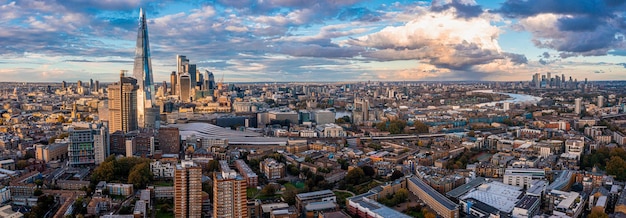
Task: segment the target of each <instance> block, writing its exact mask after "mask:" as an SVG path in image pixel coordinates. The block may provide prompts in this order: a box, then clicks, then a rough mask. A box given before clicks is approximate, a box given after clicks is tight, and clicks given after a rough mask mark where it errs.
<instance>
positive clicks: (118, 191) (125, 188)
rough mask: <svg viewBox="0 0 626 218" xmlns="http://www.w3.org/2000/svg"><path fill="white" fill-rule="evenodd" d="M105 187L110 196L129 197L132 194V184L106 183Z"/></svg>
mask: <svg viewBox="0 0 626 218" xmlns="http://www.w3.org/2000/svg"><path fill="white" fill-rule="evenodd" d="M106 187H107V190H109V194H110V195H121V196H129V195H131V194H133V184H122V183H107V184H106Z"/></svg>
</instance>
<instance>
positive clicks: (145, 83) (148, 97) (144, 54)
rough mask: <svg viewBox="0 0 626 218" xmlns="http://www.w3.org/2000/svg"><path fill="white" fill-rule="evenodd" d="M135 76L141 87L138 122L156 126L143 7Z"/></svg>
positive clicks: (136, 51) (138, 91)
mask: <svg viewBox="0 0 626 218" xmlns="http://www.w3.org/2000/svg"><path fill="white" fill-rule="evenodd" d="M133 76H134V77H135V79H137V83H138V85H139V89H138V90H137V123H138V125H139V126H140V127H143V128H149V127H154V126H155V125H156V124H155V123H153V122H156V118H155V117H152V116H156V115H155V114H154V113H152V112H153V110H152V108H153V107H154V104H155V103H156V101H155V96H154V95H155V94H156V92H155V90H154V80H153V78H152V61H151V58H150V43H149V40H148V25H147V23H146V14H145V12H144V11H143V9H141V10H140V11H139V28H138V30H137V45H136V48H135V65H134V68H133ZM157 112H158V110H157ZM157 115H158V113H157Z"/></svg>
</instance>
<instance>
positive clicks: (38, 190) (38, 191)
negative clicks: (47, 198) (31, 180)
mask: <svg viewBox="0 0 626 218" xmlns="http://www.w3.org/2000/svg"><path fill="white" fill-rule="evenodd" d="M33 195H34V196H40V195H43V191H41V189H35V192H33Z"/></svg>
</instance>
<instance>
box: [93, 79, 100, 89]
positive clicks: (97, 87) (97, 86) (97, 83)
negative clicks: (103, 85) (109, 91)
mask: <svg viewBox="0 0 626 218" xmlns="http://www.w3.org/2000/svg"><path fill="white" fill-rule="evenodd" d="M94 90H95V91H96V92H98V91H99V90H100V81H98V80H96V83H95V87H94Z"/></svg>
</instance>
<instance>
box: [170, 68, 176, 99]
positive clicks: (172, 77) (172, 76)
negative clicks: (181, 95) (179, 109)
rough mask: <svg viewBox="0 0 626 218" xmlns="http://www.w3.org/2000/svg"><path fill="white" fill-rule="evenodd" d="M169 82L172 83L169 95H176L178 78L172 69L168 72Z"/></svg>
mask: <svg viewBox="0 0 626 218" xmlns="http://www.w3.org/2000/svg"><path fill="white" fill-rule="evenodd" d="M170 84H171V85H172V87H170V95H176V87H177V84H178V78H176V71H172V74H170Z"/></svg>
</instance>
